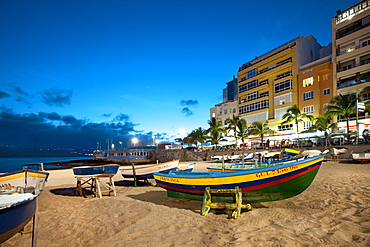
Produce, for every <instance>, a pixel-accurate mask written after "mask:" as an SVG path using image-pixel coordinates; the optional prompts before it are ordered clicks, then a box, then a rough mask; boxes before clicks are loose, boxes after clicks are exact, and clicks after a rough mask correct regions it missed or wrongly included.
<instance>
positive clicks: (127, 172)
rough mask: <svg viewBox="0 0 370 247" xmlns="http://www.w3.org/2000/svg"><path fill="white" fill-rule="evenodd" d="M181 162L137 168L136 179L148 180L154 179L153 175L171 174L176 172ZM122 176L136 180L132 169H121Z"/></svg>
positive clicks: (175, 161)
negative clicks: (158, 173)
mask: <svg viewBox="0 0 370 247" xmlns="http://www.w3.org/2000/svg"><path fill="white" fill-rule="evenodd" d="M179 162H180V160H173V161H168V162H164V163H160V164H154V165H143V166H135V178H136V179H148V178H153V173H155V172H161V173H169V172H170V171H175V170H176V169H177V167H178V165H179ZM120 171H121V174H122V176H123V177H124V178H134V173H133V169H132V168H131V167H127V168H121V169H120Z"/></svg>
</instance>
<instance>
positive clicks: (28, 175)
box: [0, 168, 49, 190]
mask: <svg viewBox="0 0 370 247" xmlns="http://www.w3.org/2000/svg"><path fill="white" fill-rule="evenodd" d="M48 177H49V173H48V172H43V171H34V170H30V169H27V168H23V170H20V171H16V172H9V173H4V174H0V187H10V186H13V187H22V188H26V187H33V188H35V189H36V190H44V188H45V182H46V181H47V179H48Z"/></svg>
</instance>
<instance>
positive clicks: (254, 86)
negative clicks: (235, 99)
mask: <svg viewBox="0 0 370 247" xmlns="http://www.w3.org/2000/svg"><path fill="white" fill-rule="evenodd" d="M248 83H249V82H248ZM265 84H268V80H265V81H262V82H260V83H258V82H257V84H256V85H253V86H250V87H247V88H245V89H242V90H240V87H241V86H243V85H244V84H243V85H240V86H239V93H242V92H245V91H249V90H251V89H254V88H258V87H260V86H262V85H265Z"/></svg>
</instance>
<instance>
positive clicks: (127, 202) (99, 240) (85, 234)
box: [1, 162, 370, 247]
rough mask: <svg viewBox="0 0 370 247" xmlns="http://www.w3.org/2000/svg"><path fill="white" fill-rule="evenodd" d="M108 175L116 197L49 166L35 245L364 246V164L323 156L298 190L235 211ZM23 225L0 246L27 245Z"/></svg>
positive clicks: (368, 192) (369, 207)
mask: <svg viewBox="0 0 370 247" xmlns="http://www.w3.org/2000/svg"><path fill="white" fill-rule="evenodd" d="M206 165H209V163H206V162H198V163H197V164H196V167H195V170H197V171H202V170H204V169H205V167H206ZM115 181H116V182H117V196H116V197H114V196H110V197H109V196H104V197H103V198H100V199H99V198H94V197H93V196H92V195H87V196H86V197H79V196H75V195H74V191H75V183H76V181H75V178H74V176H73V173H72V170H70V169H69V170H58V171H51V175H50V178H49V181H48V183H47V189H46V190H45V191H44V192H43V193H42V194H41V196H40V197H39V200H38V213H37V216H38V232H37V246H128V247H130V246H161V247H163V246H370V164H349V163H348V164H346V163H337V162H324V163H323V165H322V166H321V169H320V171H319V173H318V175H317V176H316V178H315V180H314V182H313V183H312V184H311V186H310V187H309V188H308V189H307V190H306V191H304V192H303V193H302V194H300V195H298V196H296V197H294V198H290V199H286V200H282V201H277V202H265V203H254V204H252V205H253V207H254V210H253V211H250V212H244V213H242V215H241V217H240V218H238V219H229V217H228V213H227V212H225V211H221V212H215V211H211V212H210V213H209V214H208V215H207V216H201V214H200V210H201V204H202V203H201V202H197V201H187V200H179V199H174V198H168V197H167V196H166V191H165V190H164V189H162V188H159V187H154V186H146V187H133V186H127V185H129V183H128V182H127V180H123V178H122V177H121V176H120V175H117V176H116V177H115ZM151 182H153V183H154V180H151ZM31 225H32V224H31V223H29V224H28V225H27V227H26V229H25V234H23V235H20V234H17V235H15V236H14V237H12V238H11V239H10V240H8V241H7V242H5V243H3V244H2V245H1V246H3V247H7V246H31V233H30V232H31Z"/></svg>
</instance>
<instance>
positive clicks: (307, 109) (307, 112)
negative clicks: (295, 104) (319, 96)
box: [303, 105, 313, 114]
mask: <svg viewBox="0 0 370 247" xmlns="http://www.w3.org/2000/svg"><path fill="white" fill-rule="evenodd" d="M303 112H304V113H306V114H310V113H313V105H310V106H305V107H303Z"/></svg>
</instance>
